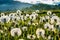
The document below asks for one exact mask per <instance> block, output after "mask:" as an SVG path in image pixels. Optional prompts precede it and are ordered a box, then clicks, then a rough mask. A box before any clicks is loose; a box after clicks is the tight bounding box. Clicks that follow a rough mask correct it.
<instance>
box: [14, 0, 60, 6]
mask: <svg viewBox="0 0 60 40" xmlns="http://www.w3.org/2000/svg"><path fill="white" fill-rule="evenodd" d="M15 1H20V2H25V3H31V4H36V3H44V4H51V5H52V4H55V3H60V0H15Z"/></svg>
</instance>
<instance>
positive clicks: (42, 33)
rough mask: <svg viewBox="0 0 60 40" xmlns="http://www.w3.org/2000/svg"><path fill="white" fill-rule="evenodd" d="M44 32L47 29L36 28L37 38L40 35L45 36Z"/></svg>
mask: <svg viewBox="0 0 60 40" xmlns="http://www.w3.org/2000/svg"><path fill="white" fill-rule="evenodd" d="M44 34H45V31H44V30H43V29H40V28H38V29H37V30H36V35H37V38H39V37H40V36H42V37H44Z"/></svg>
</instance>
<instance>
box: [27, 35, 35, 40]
mask: <svg viewBox="0 0 60 40" xmlns="http://www.w3.org/2000/svg"><path fill="white" fill-rule="evenodd" d="M27 38H28V39H35V38H36V36H35V35H31V34H28V35H27Z"/></svg>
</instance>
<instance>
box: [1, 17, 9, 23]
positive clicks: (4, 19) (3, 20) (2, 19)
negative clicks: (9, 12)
mask: <svg viewBox="0 0 60 40" xmlns="http://www.w3.org/2000/svg"><path fill="white" fill-rule="evenodd" d="M0 20H1V22H2V23H4V22H6V23H8V22H9V21H10V18H9V17H8V16H2V17H1V19H0Z"/></svg>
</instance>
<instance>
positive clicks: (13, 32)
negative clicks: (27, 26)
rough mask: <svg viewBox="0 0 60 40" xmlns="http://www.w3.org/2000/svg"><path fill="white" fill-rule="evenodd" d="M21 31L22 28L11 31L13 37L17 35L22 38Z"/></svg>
mask: <svg viewBox="0 0 60 40" xmlns="http://www.w3.org/2000/svg"><path fill="white" fill-rule="evenodd" d="M21 33H22V32H21V29H20V28H13V29H11V36H13V37H14V36H15V35H17V36H20V35H21Z"/></svg>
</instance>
